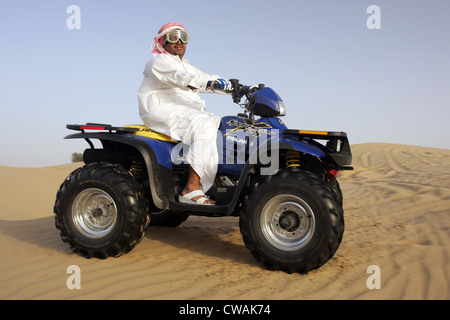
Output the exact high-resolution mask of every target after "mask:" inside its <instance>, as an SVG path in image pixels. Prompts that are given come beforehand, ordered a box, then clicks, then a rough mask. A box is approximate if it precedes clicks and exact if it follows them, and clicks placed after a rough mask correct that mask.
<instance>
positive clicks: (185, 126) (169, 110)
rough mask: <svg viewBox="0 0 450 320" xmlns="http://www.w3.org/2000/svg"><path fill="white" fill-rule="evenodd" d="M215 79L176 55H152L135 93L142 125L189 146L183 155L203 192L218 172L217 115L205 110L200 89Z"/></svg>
mask: <svg viewBox="0 0 450 320" xmlns="http://www.w3.org/2000/svg"><path fill="white" fill-rule="evenodd" d="M218 78H219V77H218V76H216V75H209V74H206V73H204V72H202V71H200V70H199V69H197V68H195V67H194V66H192V65H190V64H189V63H188V60H186V59H183V60H181V59H180V58H179V57H178V56H176V55H171V54H155V55H154V56H153V58H152V59H151V60H150V61H149V62H148V63H147V65H146V66H145V69H144V80H143V81H142V85H141V88H140V90H139V93H138V101H139V114H140V116H141V118H142V120H143V121H144V124H145V125H146V126H147V127H149V128H151V129H153V130H155V131H157V132H159V133H162V134H165V135H168V136H169V137H171V138H172V139H175V140H178V141H181V142H183V143H184V144H186V145H189V146H190V147H189V150H188V151H187V153H185V154H184V156H185V159H186V161H187V162H188V163H189V164H190V165H191V166H192V168H193V169H194V170H195V172H196V173H197V174H198V175H199V177H200V183H201V184H202V189H203V191H204V192H206V191H208V190H209V188H210V187H211V186H212V185H213V183H214V178H215V176H216V173H217V165H218V152H217V146H216V138H217V130H218V127H219V124H220V117H219V116H216V115H214V114H212V113H207V112H205V109H206V105H205V101H203V100H202V99H201V97H200V92H205V91H206V84H207V82H208V81H209V80H216V79H218ZM188 86H191V87H194V88H197V90H192V89H189V88H188Z"/></svg>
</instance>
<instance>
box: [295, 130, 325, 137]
mask: <svg viewBox="0 0 450 320" xmlns="http://www.w3.org/2000/svg"><path fill="white" fill-rule="evenodd" d="M298 132H299V133H303V134H320V135H323V136H327V135H328V131H314V130H299V131H298Z"/></svg>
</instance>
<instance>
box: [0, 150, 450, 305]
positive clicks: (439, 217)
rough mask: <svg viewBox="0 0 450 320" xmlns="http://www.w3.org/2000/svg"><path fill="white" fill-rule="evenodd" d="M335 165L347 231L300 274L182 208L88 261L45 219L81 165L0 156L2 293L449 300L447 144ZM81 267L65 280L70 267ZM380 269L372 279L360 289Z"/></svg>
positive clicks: (216, 221) (220, 223) (357, 154)
mask: <svg viewBox="0 0 450 320" xmlns="http://www.w3.org/2000/svg"><path fill="white" fill-rule="evenodd" d="M353 153H354V167H355V170H354V171H346V172H343V173H341V174H340V177H339V179H340V184H341V188H342V191H343V194H344V210H345V218H346V231H345V234H344V240H343V242H342V244H341V247H340V249H339V250H338V251H337V253H336V255H335V256H334V258H333V259H332V260H330V261H329V262H328V263H327V264H326V265H324V266H323V267H322V268H320V269H318V270H315V271H312V272H310V273H308V274H307V275H299V274H286V273H283V272H278V271H276V272H273V271H268V270H265V269H262V268H261V267H260V266H259V265H258V264H257V263H256V262H255V260H254V259H253V257H252V256H251V255H250V252H249V251H248V250H247V249H246V248H245V245H244V244H243V241H242V238H241V235H240V233H239V227H238V219H237V218H234V217H232V218H203V217H190V218H189V219H188V220H187V221H186V222H185V223H184V224H182V225H181V226H180V227H178V228H176V229H170V228H162V227H151V228H149V229H148V230H147V232H146V237H145V238H144V239H143V240H142V242H141V243H140V244H139V245H138V246H137V247H136V248H135V249H134V250H133V251H132V252H131V253H129V254H127V255H124V256H122V257H120V258H117V259H107V260H97V259H95V260H93V259H91V260H87V259H84V258H81V257H79V256H77V255H75V254H73V253H71V251H70V249H69V247H68V246H67V245H66V244H64V243H63V242H62V241H61V240H60V238H59V234H58V232H57V230H56V229H55V227H54V218H53V204H54V198H55V195H56V191H57V189H58V188H59V185H60V184H61V182H62V181H63V179H64V178H65V177H66V176H67V175H68V173H70V172H71V171H72V170H73V169H74V168H76V167H77V166H78V164H70V165H64V166H57V167H48V168H38V169H31V168H10V167H1V166H0V177H1V179H0V243H1V247H0V299H257V300H259V299H446V300H448V299H449V298H450V150H442V149H432V148H422V147H415V146H404V145H393V144H361V145H354V146H353ZM70 265H77V266H79V267H80V270H81V289H73V290H69V289H68V288H67V286H66V281H67V279H68V277H69V276H70V274H68V273H67V268H68V266H70ZM371 265H376V266H378V267H379V270H380V275H381V277H380V285H381V288H380V289H372V290H371V289H369V288H368V286H367V280H368V278H369V277H370V276H371V275H372V274H371V273H367V272H366V271H367V268H368V267H369V266H371Z"/></svg>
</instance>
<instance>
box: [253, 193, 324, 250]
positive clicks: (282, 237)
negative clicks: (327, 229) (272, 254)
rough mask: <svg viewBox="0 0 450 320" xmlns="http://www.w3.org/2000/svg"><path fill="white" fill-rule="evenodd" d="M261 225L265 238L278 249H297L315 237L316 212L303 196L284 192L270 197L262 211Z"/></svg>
mask: <svg viewBox="0 0 450 320" xmlns="http://www.w3.org/2000/svg"><path fill="white" fill-rule="evenodd" d="M260 226H261V230H262V233H263V235H264V237H265V239H266V240H267V241H268V242H269V243H270V244H271V245H272V246H274V247H276V248H277V249H280V250H283V251H295V250H298V249H301V248H303V247H304V246H305V245H306V244H307V243H308V242H309V241H310V240H311V238H312V237H313V235H314V230H315V226H316V220H315V217H314V212H313V211H312V209H311V207H310V206H309V205H308V204H307V203H306V202H305V201H304V200H303V199H301V198H299V197H297V196H294V195H291V194H282V195H278V196H275V197H273V198H272V199H270V200H269V201H268V202H267V203H266V205H265V206H264V208H263V209H262V212H261V219H260Z"/></svg>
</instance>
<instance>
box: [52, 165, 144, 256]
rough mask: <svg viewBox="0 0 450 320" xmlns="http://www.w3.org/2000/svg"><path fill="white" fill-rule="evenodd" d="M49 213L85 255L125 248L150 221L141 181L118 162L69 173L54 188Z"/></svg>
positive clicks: (116, 252)
mask: <svg viewBox="0 0 450 320" xmlns="http://www.w3.org/2000/svg"><path fill="white" fill-rule="evenodd" d="M54 212H55V226H56V228H57V229H58V230H59V231H60V234H61V239H62V240H63V241H64V242H67V243H68V244H69V245H70V247H71V249H72V251H74V252H75V253H77V254H79V255H81V256H83V257H85V258H92V257H95V258H100V259H105V258H107V257H118V256H120V255H122V254H124V253H127V252H129V251H130V250H132V249H133V248H134V247H135V246H136V245H137V244H138V243H139V242H140V241H141V240H142V238H143V237H144V235H145V229H146V228H147V225H148V223H149V217H148V214H147V212H148V204H147V201H146V199H145V197H144V193H143V192H142V188H141V186H140V184H139V183H138V182H137V181H136V180H135V178H134V177H133V176H132V175H131V174H130V173H129V172H128V171H126V170H125V169H124V168H123V167H122V166H121V165H117V164H110V163H92V164H87V165H85V166H84V167H82V168H78V169H77V170H75V171H74V172H72V173H71V174H70V175H69V176H68V178H67V179H66V180H65V181H64V182H63V183H62V185H61V187H60V189H59V190H58V193H57V196H56V202H55V207H54Z"/></svg>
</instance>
